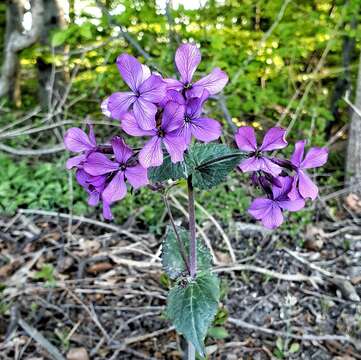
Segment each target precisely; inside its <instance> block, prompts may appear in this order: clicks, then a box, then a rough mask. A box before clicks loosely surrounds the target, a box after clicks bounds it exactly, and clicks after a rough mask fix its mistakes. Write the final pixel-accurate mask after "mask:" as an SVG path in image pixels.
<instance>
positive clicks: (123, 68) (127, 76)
mask: <svg viewBox="0 0 361 360" xmlns="http://www.w3.org/2000/svg"><path fill="white" fill-rule="evenodd" d="M117 66H118V70H119V72H120V75H121V76H122V78H123V80H124V81H125V82H126V83H127V85H128V86H129V87H130V88H131V89H132V90H133V92H136V91H137V90H138V87H139V86H140V84H141V83H142V81H143V77H144V75H143V69H142V64H141V63H140V62H139V61H138V60H137V59H136V58H135V57H134V56H131V55H128V54H122V55H119V56H118V58H117Z"/></svg>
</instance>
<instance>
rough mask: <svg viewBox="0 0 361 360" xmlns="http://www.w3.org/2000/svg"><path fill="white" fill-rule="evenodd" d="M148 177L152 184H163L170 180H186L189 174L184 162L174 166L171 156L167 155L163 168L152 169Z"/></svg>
mask: <svg viewBox="0 0 361 360" xmlns="http://www.w3.org/2000/svg"><path fill="white" fill-rule="evenodd" d="M148 176H149V179H150V180H151V181H152V182H161V181H166V180H169V179H172V180H178V179H181V178H184V179H186V178H187V176H188V173H187V167H186V164H185V163H184V162H183V161H181V162H178V163H176V164H173V163H172V161H171V160H170V156H169V155H165V156H164V161H163V164H162V165H161V166H157V167H152V168H150V169H149V171H148Z"/></svg>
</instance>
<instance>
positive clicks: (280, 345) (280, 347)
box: [276, 337, 283, 351]
mask: <svg viewBox="0 0 361 360" xmlns="http://www.w3.org/2000/svg"><path fill="white" fill-rule="evenodd" d="M276 347H277V349H279V350H281V351H283V340H282V338H281V337H278V338H277V340H276Z"/></svg>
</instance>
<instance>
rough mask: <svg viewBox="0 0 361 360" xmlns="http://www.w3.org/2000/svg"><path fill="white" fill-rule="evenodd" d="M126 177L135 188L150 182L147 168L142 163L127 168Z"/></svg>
mask: <svg viewBox="0 0 361 360" xmlns="http://www.w3.org/2000/svg"><path fill="white" fill-rule="evenodd" d="M125 177H126V178H127V180H128V181H129V183H130V185H132V186H133V188H134V189H139V188H140V187H142V186H146V185H147V184H148V183H149V181H148V174H147V169H146V168H144V167H143V166H142V165H136V166H132V167H127V168H126V169H125Z"/></svg>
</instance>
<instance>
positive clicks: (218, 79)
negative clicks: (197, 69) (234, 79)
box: [187, 68, 228, 97]
mask: <svg viewBox="0 0 361 360" xmlns="http://www.w3.org/2000/svg"><path fill="white" fill-rule="evenodd" d="M227 82H228V76H227V74H226V73H225V72H224V71H222V70H221V69H220V68H215V69H213V70H212V72H211V73H210V74H208V75H207V76H205V77H204V78H202V79H200V80H198V81H196V82H195V83H194V84H193V86H192V87H191V88H190V89H189V90H188V91H187V97H199V96H201V94H202V91H203V90H204V89H205V90H207V91H208V92H209V94H210V95H215V94H218V93H219V92H221V91H222V89H223V88H224V87H225V86H226V84H227Z"/></svg>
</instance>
